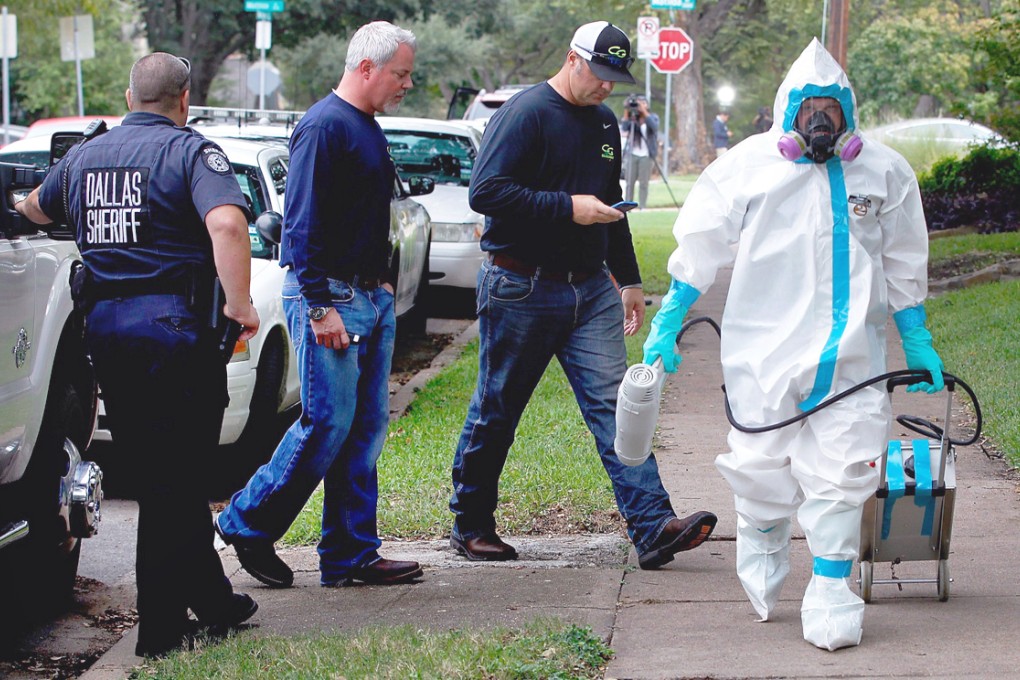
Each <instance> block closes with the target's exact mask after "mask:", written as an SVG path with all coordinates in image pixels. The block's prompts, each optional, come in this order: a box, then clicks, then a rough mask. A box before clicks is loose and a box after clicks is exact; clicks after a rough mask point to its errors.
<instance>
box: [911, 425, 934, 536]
mask: <svg viewBox="0 0 1020 680" xmlns="http://www.w3.org/2000/svg"><path fill="white" fill-rule="evenodd" d="M914 480H915V481H916V483H917V489H916V491H915V493H914V505H916V506H917V507H919V508H922V507H923V508H924V519H923V520H922V522H921V535H922V536H931V532H932V526H933V524H934V522H935V499H934V498H933V497H932V495H931V490H932V477H931V442H929V441H928V440H927V439H915V440H914Z"/></svg>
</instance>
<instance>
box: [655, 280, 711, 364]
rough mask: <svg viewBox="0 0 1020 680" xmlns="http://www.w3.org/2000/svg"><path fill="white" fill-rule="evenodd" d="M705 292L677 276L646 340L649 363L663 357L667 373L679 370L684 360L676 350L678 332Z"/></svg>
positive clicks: (663, 299) (664, 298)
mask: <svg viewBox="0 0 1020 680" xmlns="http://www.w3.org/2000/svg"><path fill="white" fill-rule="evenodd" d="M700 295H701V293H699V292H698V289H697V288H694V287H693V286H690V285H688V284H686V283H681V282H680V281H677V280H676V279H673V282H672V283H671V284H670V286H669V292H667V293H666V295H665V296H664V297H663V298H662V307H661V308H660V309H659V312H658V313H657V314H656V315H655V318H654V319H652V328H651V330H650V331H649V332H648V339H647V340H645V344H644V347H643V349H644V352H645V359H644V361H645V363H646V364H649V365H651V364H653V363H655V360H656V359H657V358H659V357H662V368H663V370H665V371H666V372H667V373H676V369H677V368H678V367H679V366H680V362H681V361H683V357H681V356H680V355H679V354H677V352H676V335H677V333H679V332H680V327H681V326H683V325H684V317H685V316H687V310H688V309H690V307H691V305H693V304H694V302H695V301H696V300H697V299H698V296H700Z"/></svg>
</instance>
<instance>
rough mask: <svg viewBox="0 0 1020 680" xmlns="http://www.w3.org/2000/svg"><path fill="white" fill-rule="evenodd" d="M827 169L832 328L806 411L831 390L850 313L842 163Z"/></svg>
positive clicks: (831, 162)
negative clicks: (829, 212) (840, 345)
mask: <svg viewBox="0 0 1020 680" xmlns="http://www.w3.org/2000/svg"><path fill="white" fill-rule="evenodd" d="M825 168H826V170H828V172H829V195H830V201H831V202H832V330H831V331H830V332H829V339H828V340H826V342H825V347H824V348H823V349H822V355H821V357H820V358H819V360H818V370H817V372H816V373H815V384H814V387H812V389H811V394H810V395H809V396H808V398H807V399H805V400H804V401H802V402H801V403H800V404H799V405H798V407H799V408H800V410H801V411H809V410H811V409H813V408H814V407H815V406H818V404H820V403H821V401H822V399H824V398H825V395H827V394H828V393H829V392H830V391H831V389H832V377H833V375H834V374H835V372H836V358H837V355H838V354H839V341H840V340H841V339H842V338H843V331H844V330H845V329H846V320H847V316H848V315H849V312H850V213H849V203H848V201H847V195H846V182H845V181H844V178H843V165H842V164H841V162H840V159H839V158H838V157H836V158H832V159H830V160H828V161H826V163H825Z"/></svg>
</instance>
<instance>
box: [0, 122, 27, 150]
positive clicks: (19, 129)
mask: <svg viewBox="0 0 1020 680" xmlns="http://www.w3.org/2000/svg"><path fill="white" fill-rule="evenodd" d="M26 132H28V128H27V127H25V126H24V125H8V126H7V127H6V128H5V127H3V126H2V125H0V147H2V146H6V145H7V144H10V143H11V142H16V141H18V140H19V139H21V138H22V137H24V136H25V133H26Z"/></svg>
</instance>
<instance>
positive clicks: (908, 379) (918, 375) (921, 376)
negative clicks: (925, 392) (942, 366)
mask: <svg viewBox="0 0 1020 680" xmlns="http://www.w3.org/2000/svg"><path fill="white" fill-rule="evenodd" d="M942 378H943V380H944V381H945V383H946V389H947V390H949V391H950V392H952V391H954V390H955V389H956V383H957V381H958V380H959V378H957V377H956V376H955V375H953V374H952V373H943V374H942ZM930 382H933V381H932V377H931V373H929V372H928V371H911V372H910V374H909V375H898V376H896V377H895V378H889V380H887V381H886V383H885V389H886V390H888V391H889V394H892V392H893V390H895V389H896V388H897V387H898V386H900V385H917V384H918V383H930Z"/></svg>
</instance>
